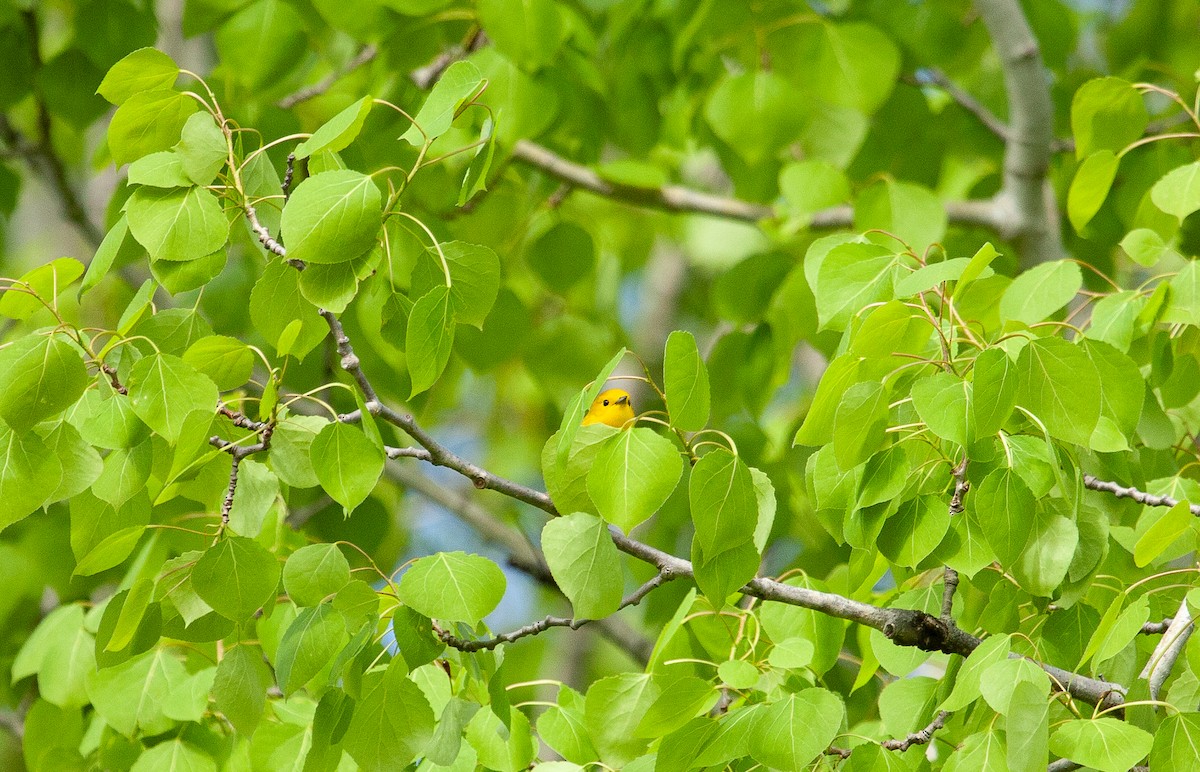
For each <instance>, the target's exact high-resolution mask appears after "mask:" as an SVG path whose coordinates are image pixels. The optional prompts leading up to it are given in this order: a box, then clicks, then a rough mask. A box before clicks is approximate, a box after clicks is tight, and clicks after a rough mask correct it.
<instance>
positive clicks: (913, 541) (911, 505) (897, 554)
mask: <svg viewBox="0 0 1200 772" xmlns="http://www.w3.org/2000/svg"><path fill="white" fill-rule="evenodd" d="M949 528H950V512H949V511H948V509H947V507H946V502H944V501H942V500H941V499H939V498H937V497H936V496H921V497H919V498H916V499H909V500H908V501H906V502H904V503H903V504H901V505H900V508H899V509H898V510H897V511H896V514H894V515H892V516H891V517H889V518H888V519H887V521H886V522H885V523H884V525H883V530H882V531H881V532H880V534H879V540H878V545H879V551H880V552H882V553H883V554H884V556H885V557H887V559H888V560H890V561H892V562H893V563H896V564H898V565H901V566H908V567H911V568H915V567H916V566H917V564H919V563H920V562H921V561H922V560H924V559H925V558H926V557H928V556H929V555H930V554H931V553H932V552H933V551H934V549H936V548H937V546H938V545H939V544H941V543H942V539H943V537H945V535H946V532H947V531H948V530H949Z"/></svg>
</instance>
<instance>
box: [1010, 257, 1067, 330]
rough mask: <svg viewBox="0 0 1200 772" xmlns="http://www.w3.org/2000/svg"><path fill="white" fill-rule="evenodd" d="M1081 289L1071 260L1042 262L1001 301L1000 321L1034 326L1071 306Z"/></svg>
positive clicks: (1021, 277) (1025, 272) (1016, 280)
mask: <svg viewBox="0 0 1200 772" xmlns="http://www.w3.org/2000/svg"><path fill="white" fill-rule="evenodd" d="M1082 286H1083V274H1082V273H1081V272H1080V270H1079V266H1078V265H1076V264H1075V263H1074V262H1071V261H1070V260H1057V261H1055V262H1052V263H1042V264H1041V265H1037V266H1034V267H1033V268H1030V269H1029V270H1028V271H1024V272H1023V273H1021V274H1020V275H1019V276H1017V278H1015V279H1013V282H1012V284H1010V285H1008V289H1007V290H1005V291H1004V295H1003V296H1002V297H1001V298H1000V318H1001V319H1004V320H1006V321H1007V320H1011V321H1016V322H1022V323H1024V324H1027V325H1029V324H1036V323H1037V322H1042V321H1045V320H1046V319H1047V318H1049V317H1050V315H1051V314H1053V313H1054V312H1055V311H1057V310H1059V309H1060V308H1062V307H1063V306H1065V305H1066V304H1067V303H1070V302H1071V300H1072V298H1074V297H1075V293H1077V292H1079V288H1080V287H1082Z"/></svg>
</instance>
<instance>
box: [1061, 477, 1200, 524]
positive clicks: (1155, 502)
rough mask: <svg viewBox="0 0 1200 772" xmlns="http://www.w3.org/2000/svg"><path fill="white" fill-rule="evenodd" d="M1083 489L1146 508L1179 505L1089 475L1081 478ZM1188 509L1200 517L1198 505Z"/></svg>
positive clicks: (1174, 500) (1163, 496) (1163, 498)
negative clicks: (1110, 495)
mask: <svg viewBox="0 0 1200 772" xmlns="http://www.w3.org/2000/svg"><path fill="white" fill-rule="evenodd" d="M1083 487H1085V488H1091V489H1092V490H1094V491H1104V492H1105V493H1111V494H1112V495H1114V496H1116V497H1117V498H1119V499H1133V500H1134V501H1136V502H1138V503H1139V504H1145V505H1146V506H1148V507H1173V506H1175V505H1177V504H1178V503H1179V501H1178V500H1177V499H1174V498H1172V497H1170V496H1167V495H1162V496H1156V495H1155V494H1153V493H1146V492H1145V491H1141V490H1138V489H1137V488H1134V487H1131V486H1124V485H1121V484H1120V483H1116V482H1111V481H1109V480H1101V479H1098V478H1097V477H1095V476H1093V475H1090V474H1085V475H1084V476H1083ZM1188 509H1189V510H1191V513H1192V514H1193V515H1196V516H1197V517H1200V504H1189V505H1188Z"/></svg>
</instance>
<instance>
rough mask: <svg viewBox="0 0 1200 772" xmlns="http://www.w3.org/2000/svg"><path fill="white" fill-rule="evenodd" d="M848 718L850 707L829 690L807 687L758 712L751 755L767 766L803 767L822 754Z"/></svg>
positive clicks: (752, 732) (754, 724) (752, 734)
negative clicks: (847, 709) (847, 711)
mask: <svg viewBox="0 0 1200 772" xmlns="http://www.w3.org/2000/svg"><path fill="white" fill-rule="evenodd" d="M845 720H846V707H845V705H843V704H842V700H841V698H840V697H838V696H837V695H836V694H834V693H833V692H831V691H827V690H825V689H804V690H803V691H800V692H797V693H796V694H790V695H788V696H787V697H786V698H784V699H781V700H778V701H776V702H775V703H774V704H771V705H770V706H769V707H768V708H767V709H766V710H763V711H761V712H759V713H758V715H757V716H755V718H754V723H753V724H752V725H751V727H750V737H749V745H750V755H751V756H753V757H754V759H755V760H756V761H759V762H761V763H762V764H763V765H765V766H769V767H774V768H778V769H803V768H805V767H806V766H808V765H809V764H811V763H812V762H813V760H814V759H817V758H818V757H820V756H821V755H822V754H823V753H824V751H825V749H826V748H828V747H829V745H830V744H831V743H832V742H833V740H834V738H835V737H837V735H838V732H839V731H840V730H841V728H842V723H843V722H844V721H845Z"/></svg>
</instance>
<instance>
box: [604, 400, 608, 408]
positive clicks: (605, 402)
mask: <svg viewBox="0 0 1200 772" xmlns="http://www.w3.org/2000/svg"><path fill="white" fill-rule="evenodd" d="M604 406H605V407H608V400H607V399H606V400H604Z"/></svg>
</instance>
